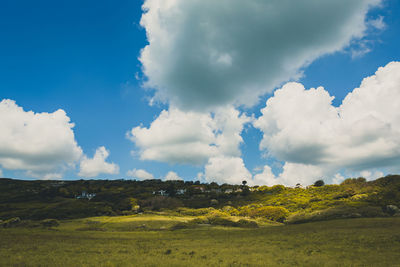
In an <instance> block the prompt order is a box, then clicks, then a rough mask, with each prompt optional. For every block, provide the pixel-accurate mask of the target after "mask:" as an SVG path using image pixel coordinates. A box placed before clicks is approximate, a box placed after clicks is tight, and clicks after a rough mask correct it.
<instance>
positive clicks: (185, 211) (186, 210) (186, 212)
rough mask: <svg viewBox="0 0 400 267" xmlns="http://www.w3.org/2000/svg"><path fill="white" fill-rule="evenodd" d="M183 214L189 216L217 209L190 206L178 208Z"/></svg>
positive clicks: (204, 213)
mask: <svg viewBox="0 0 400 267" xmlns="http://www.w3.org/2000/svg"><path fill="white" fill-rule="evenodd" d="M177 211H178V212H179V213H180V214H182V215H187V216H201V215H206V214H209V213H211V212H212V211H215V209H214V208H202V209H189V208H178V210H177Z"/></svg>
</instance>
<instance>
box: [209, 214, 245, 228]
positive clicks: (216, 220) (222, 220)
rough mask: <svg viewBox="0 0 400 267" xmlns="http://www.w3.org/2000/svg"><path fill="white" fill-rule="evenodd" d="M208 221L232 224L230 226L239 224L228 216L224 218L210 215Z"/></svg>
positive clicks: (222, 224) (217, 223)
mask: <svg viewBox="0 0 400 267" xmlns="http://www.w3.org/2000/svg"><path fill="white" fill-rule="evenodd" d="M208 221H209V222H210V224H211V225H218V226H230V227H235V226H238V224H237V223H236V222H234V221H232V220H230V219H228V218H223V217H219V216H210V217H208Z"/></svg>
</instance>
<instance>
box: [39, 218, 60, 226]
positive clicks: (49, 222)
mask: <svg viewBox="0 0 400 267" xmlns="http://www.w3.org/2000/svg"><path fill="white" fill-rule="evenodd" d="M40 224H41V225H42V226H43V227H56V226H59V225H60V222H59V221H58V220H56V219H46V220H43V221H41V222H40Z"/></svg>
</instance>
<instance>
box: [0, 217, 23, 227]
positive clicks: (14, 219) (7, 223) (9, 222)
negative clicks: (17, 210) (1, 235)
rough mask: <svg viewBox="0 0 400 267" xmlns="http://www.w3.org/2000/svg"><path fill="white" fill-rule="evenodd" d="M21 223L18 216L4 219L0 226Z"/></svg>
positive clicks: (12, 225) (13, 225)
mask: <svg viewBox="0 0 400 267" xmlns="http://www.w3.org/2000/svg"><path fill="white" fill-rule="evenodd" d="M20 223H21V219H20V218H19V217H15V218H11V219H8V220H5V221H4V222H2V223H1V225H0V226H2V227H4V228H10V227H15V226H17V225H19V224H20Z"/></svg>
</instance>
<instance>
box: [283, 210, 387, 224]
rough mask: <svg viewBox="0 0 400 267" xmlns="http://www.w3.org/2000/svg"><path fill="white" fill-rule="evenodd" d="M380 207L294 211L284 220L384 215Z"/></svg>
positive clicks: (292, 222)
mask: <svg viewBox="0 0 400 267" xmlns="http://www.w3.org/2000/svg"><path fill="white" fill-rule="evenodd" d="M384 216H385V214H384V213H383V211H382V209H381V208H380V207H373V206H369V207H358V208H357V207H336V208H329V209H325V210H321V211H315V212H312V213H304V212H303V213H296V214H293V215H291V216H289V217H288V218H287V220H286V222H287V223H289V224H297V223H306V222H314V221H326V220H333V219H345V218H360V217H367V218H371V217H384Z"/></svg>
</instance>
